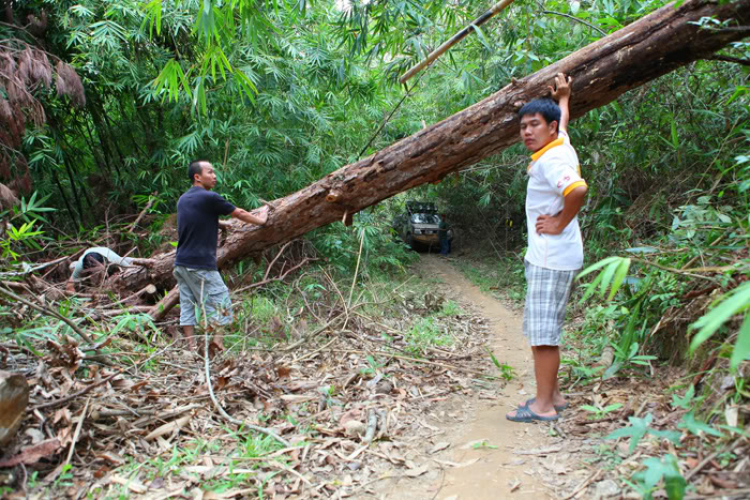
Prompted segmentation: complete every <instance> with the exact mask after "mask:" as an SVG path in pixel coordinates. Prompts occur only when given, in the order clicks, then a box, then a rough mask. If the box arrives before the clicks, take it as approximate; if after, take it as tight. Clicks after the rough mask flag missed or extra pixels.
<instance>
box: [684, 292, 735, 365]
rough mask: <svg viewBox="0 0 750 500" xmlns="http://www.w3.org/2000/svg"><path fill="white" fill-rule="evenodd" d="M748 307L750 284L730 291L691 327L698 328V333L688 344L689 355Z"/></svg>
mask: <svg viewBox="0 0 750 500" xmlns="http://www.w3.org/2000/svg"><path fill="white" fill-rule="evenodd" d="M748 307H750V282H746V283H743V284H742V285H740V286H738V287H737V288H735V289H734V290H732V292H730V293H729V294H727V295H726V296H725V298H724V299H722V302H721V303H720V304H719V305H717V306H716V307H715V308H714V309H713V310H711V312H709V313H708V314H705V315H703V316H701V317H700V318H699V319H698V321H696V322H695V323H693V324H692V325H691V328H700V331H698V333H697V334H696V335H695V337H694V338H693V340H692V342H690V353H691V354H692V353H693V352H695V350H696V349H697V348H698V347H699V346H700V345H701V344H703V343H704V342H705V341H706V340H708V339H709V338H711V336H712V335H713V334H714V333H715V332H716V330H718V329H719V328H720V327H721V326H722V325H723V324H724V323H726V322H727V321H728V320H729V319H730V318H731V317H732V316H734V315H735V314H738V313H740V312H742V311H743V310H745V309H747V308H748Z"/></svg>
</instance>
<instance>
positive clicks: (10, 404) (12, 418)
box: [0, 370, 29, 448]
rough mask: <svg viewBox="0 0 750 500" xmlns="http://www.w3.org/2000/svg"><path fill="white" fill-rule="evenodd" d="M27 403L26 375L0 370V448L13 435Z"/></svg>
mask: <svg viewBox="0 0 750 500" xmlns="http://www.w3.org/2000/svg"><path fill="white" fill-rule="evenodd" d="M28 404H29V384H28V383H27V382H26V377H24V376H23V375H19V374H17V373H9V372H4V371H1V370H0V448H1V447H3V446H5V445H6V444H8V443H9V442H10V440H11V439H13V436H15V434H16V431H17V430H18V427H19V426H20V425H21V421H23V416H24V413H25V412H26V407H27V406H28Z"/></svg>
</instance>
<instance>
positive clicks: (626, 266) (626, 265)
mask: <svg viewBox="0 0 750 500" xmlns="http://www.w3.org/2000/svg"><path fill="white" fill-rule="evenodd" d="M629 270H630V259H622V262H620V264H619V265H618V266H617V271H616V272H615V279H614V281H613V282H612V291H611V292H609V297H607V300H612V299H613V298H614V296H615V294H616V293H617V291H618V290H619V289H620V286H622V282H623V281H625V277H626V276H627V275H628V271H629Z"/></svg>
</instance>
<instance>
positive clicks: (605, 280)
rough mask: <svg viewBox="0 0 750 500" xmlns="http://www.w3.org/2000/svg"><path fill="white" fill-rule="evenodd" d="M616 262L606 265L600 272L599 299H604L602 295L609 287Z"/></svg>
mask: <svg viewBox="0 0 750 500" xmlns="http://www.w3.org/2000/svg"><path fill="white" fill-rule="evenodd" d="M618 264H619V263H618V262H616V261H615V262H612V263H611V264H610V265H608V266H607V267H606V268H605V269H604V271H602V273H601V275H602V284H601V288H600V290H599V297H600V298H602V299H603V298H604V293H605V292H606V291H607V288H608V287H609V284H610V282H611V281H612V277H613V276H614V275H615V271H616V270H617V266H618Z"/></svg>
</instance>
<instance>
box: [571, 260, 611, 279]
mask: <svg viewBox="0 0 750 500" xmlns="http://www.w3.org/2000/svg"><path fill="white" fill-rule="evenodd" d="M619 258H620V257H617V256H613V257H607V258H606V259H604V260H600V261H599V262H597V263H596V264H592V265H590V266H589V267H587V268H586V269H584V270H583V271H581V272H580V273H578V276H576V279H577V280H579V279H581V278H582V277H584V276H586V275H587V274H589V273H593V272H594V271H596V270H597V269H601V268H602V267H604V266H606V265H607V264H609V263H611V262H614V261H616V260H617V259H619Z"/></svg>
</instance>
